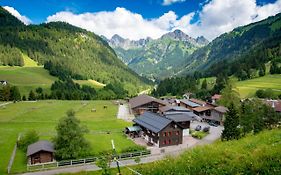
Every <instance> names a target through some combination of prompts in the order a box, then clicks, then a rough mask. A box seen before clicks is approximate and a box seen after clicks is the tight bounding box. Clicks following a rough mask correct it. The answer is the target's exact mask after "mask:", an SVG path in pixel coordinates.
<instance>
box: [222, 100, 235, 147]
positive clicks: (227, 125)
mask: <svg viewBox="0 0 281 175" xmlns="http://www.w3.org/2000/svg"><path fill="white" fill-rule="evenodd" d="M238 125H239V116H238V112H237V110H236V109H235V107H234V104H233V103H231V104H230V106H229V108H228V112H227V113H226V116H225V122H224V130H223V132H222V136H221V139H222V140H223V141H224V140H227V141H228V140H233V139H239V136H240V130H239V128H238Z"/></svg>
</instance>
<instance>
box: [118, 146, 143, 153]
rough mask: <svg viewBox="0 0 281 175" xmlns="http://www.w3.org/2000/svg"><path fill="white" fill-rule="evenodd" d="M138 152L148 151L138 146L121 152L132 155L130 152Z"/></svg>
mask: <svg viewBox="0 0 281 175" xmlns="http://www.w3.org/2000/svg"><path fill="white" fill-rule="evenodd" d="M137 151H146V148H145V147H144V146H140V145H136V146H130V147H127V148H124V149H122V150H121V153H130V152H137Z"/></svg>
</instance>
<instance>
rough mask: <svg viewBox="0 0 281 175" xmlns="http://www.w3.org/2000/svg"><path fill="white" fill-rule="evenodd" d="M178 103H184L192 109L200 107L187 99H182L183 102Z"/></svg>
mask: <svg viewBox="0 0 281 175" xmlns="http://www.w3.org/2000/svg"><path fill="white" fill-rule="evenodd" d="M180 101H181V102H182V103H184V104H186V105H188V106H190V107H192V108H195V107H198V106H200V105H199V104H197V103H194V102H192V101H190V100H188V99H183V100H180Z"/></svg>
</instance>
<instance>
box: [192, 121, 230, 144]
mask: <svg viewBox="0 0 281 175" xmlns="http://www.w3.org/2000/svg"><path fill="white" fill-rule="evenodd" d="M197 125H200V126H202V128H204V127H206V126H210V125H209V124H208V123H206V122H198V121H194V122H192V123H191V124H190V128H191V129H193V130H194V129H195V127H196V126H197ZM223 129H224V127H223V126H217V127H215V126H210V131H209V134H208V135H207V136H206V137H204V138H203V139H202V140H200V142H198V144H199V145H203V144H210V143H213V142H214V141H216V140H217V139H219V138H220V137H221V133H222V130H223Z"/></svg>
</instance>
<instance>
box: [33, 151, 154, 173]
mask: <svg viewBox="0 0 281 175" xmlns="http://www.w3.org/2000/svg"><path fill="white" fill-rule="evenodd" d="M149 154H151V152H150V150H148V151H141V152H132V153H124V154H119V155H117V156H116V157H117V159H118V160H126V159H132V158H135V157H143V156H147V155H149ZM98 159H99V157H92V158H86V159H77V160H64V161H59V162H50V163H40V164H35V165H29V164H28V165H27V171H35V170H43V169H52V168H58V167H64V166H75V165H85V164H91V163H95V162H96V161H97V160H98ZM112 159H113V157H112Z"/></svg>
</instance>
